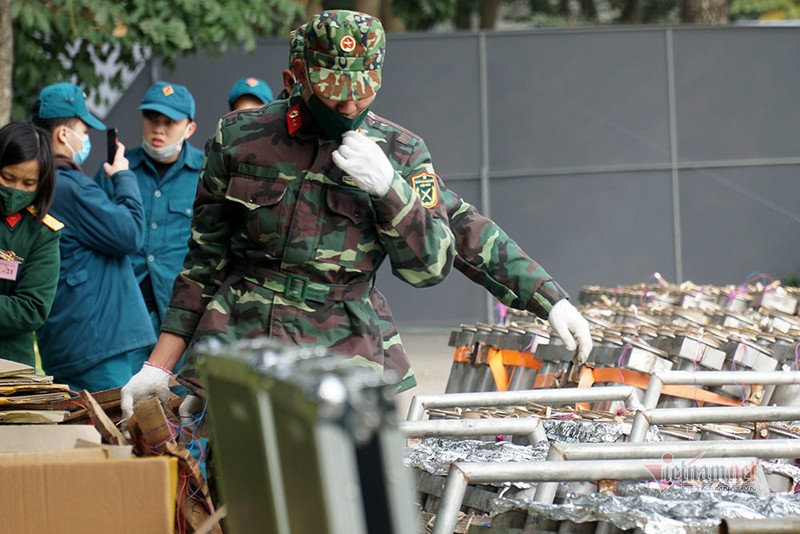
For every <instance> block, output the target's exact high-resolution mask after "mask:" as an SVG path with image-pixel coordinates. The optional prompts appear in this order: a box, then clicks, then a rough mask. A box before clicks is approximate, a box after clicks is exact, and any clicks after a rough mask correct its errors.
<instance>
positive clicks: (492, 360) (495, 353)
mask: <svg viewBox="0 0 800 534" xmlns="http://www.w3.org/2000/svg"><path fill="white" fill-rule="evenodd" d="M486 363H488V364H489V369H491V371H492V376H493V377H494V384H495V386H497V391H508V382H509V380H508V371H507V370H506V366H505V365H504V364H503V351H502V350H498V349H492V348H490V349H489V355H488V357H487V358H486Z"/></svg>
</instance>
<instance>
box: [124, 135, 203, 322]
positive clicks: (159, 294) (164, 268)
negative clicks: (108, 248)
mask: <svg viewBox="0 0 800 534" xmlns="http://www.w3.org/2000/svg"><path fill="white" fill-rule="evenodd" d="M125 157H126V158H128V162H129V164H130V168H131V171H133V173H134V174H135V175H136V180H137V182H138V183H139V191H140V193H141V195H142V204H143V205H144V212H145V216H146V224H145V237H144V244H143V246H142V247H141V248H140V249H139V250H138V251H137V252H136V254H133V255H131V256H130V259H131V264H132V265H133V272H134V273H135V274H136V281H137V282H141V281H142V280H143V279H144V278H145V276H147V275H150V281H151V283H152V285H153V294H154V295H155V298H156V304H157V306H158V316H159V323H160V322H161V321H163V320H164V314H165V313H166V311H167V305H168V304H169V299H170V296H171V295H172V285H173V284H174V283H175V278H176V277H177V276H178V274H179V273H180V272H181V270H182V269H183V259H184V258H185V257H186V253H187V252H188V251H189V245H188V244H189V235H190V233H191V222H192V213H193V209H192V205H193V204H194V197H195V195H196V194H197V184H198V182H199V180H200V167H201V166H202V164H203V152H202V151H201V150H198V149H196V148H194V147H193V146H192V145H190V144H189V143H188V142H184V144H183V149H182V150H181V153H180V156H179V157H178V159H177V160H176V161H175V163H173V164H172V166H171V167H170V168H169V169H168V170H167V172H166V173H165V174H164V177H163V178H161V177H159V176H158V172H156V168H155V166H154V165H153V160H151V159H150V157H149V156H148V155H147V154H145V152H144V150H142V149H141V147H136V148H134V149H131V150H128V151H126V153H125Z"/></svg>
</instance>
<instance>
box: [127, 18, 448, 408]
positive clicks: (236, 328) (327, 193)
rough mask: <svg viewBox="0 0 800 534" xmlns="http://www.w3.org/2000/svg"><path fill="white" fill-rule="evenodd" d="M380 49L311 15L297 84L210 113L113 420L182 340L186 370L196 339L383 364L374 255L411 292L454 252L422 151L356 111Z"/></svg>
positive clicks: (417, 142) (366, 29) (156, 382)
mask: <svg viewBox="0 0 800 534" xmlns="http://www.w3.org/2000/svg"><path fill="white" fill-rule="evenodd" d="M384 50H385V36H384V32H383V28H382V26H381V24H380V21H378V20H377V19H375V18H373V17H370V16H368V15H365V14H362V13H356V12H352V11H326V12H323V13H320V14H318V15H316V16H315V17H314V18H313V19H312V20H311V21H309V23H308V24H307V25H306V27H305V41H304V60H297V61H295V69H296V70H297V73H298V75H299V78H300V80H301V81H302V86H298V88H297V90H295V91H294V92H293V93H292V95H290V98H289V99H288V100H276V101H274V102H273V103H271V104H268V105H267V106H265V107H263V108H261V109H258V110H251V111H243V112H234V113H231V114H228V115H226V116H225V117H223V118H222V119H221V120H220V123H219V126H218V128H217V132H216V134H215V136H214V138H212V139H210V140H209V142H208V143H207V145H206V158H205V163H204V165H203V170H202V173H201V179H200V185H199V187H198V192H197V199H196V201H195V215H194V218H193V221H192V239H191V241H190V244H189V253H188V255H187V257H186V261H185V262H184V270H183V272H182V273H181V274H180V275H179V276H178V278H177V279H176V282H175V288H174V291H173V295H172V299H171V301H170V306H169V309H168V311H167V315H166V317H165V319H164V322H163V325H162V328H161V336H160V337H159V340H158V343H157V344H156V347H155V349H154V350H153V353H152V354H151V356H150V359H149V361H148V362H147V363H146V364H145V366H144V367H143V369H142V370H141V371H140V372H139V373H138V374H137V375H136V376H134V377H133V378H132V379H131V380H130V382H129V383H128V384H127V385H126V386H125V388H123V392H122V403H123V412H124V413H125V414H126V415H128V414H130V413H131V412H132V408H133V403H134V401H135V400H138V399H141V398H144V397H146V396H148V395H150V394H153V393H155V394H157V395H158V396H159V397H161V398H162V399H164V398H166V397H167V396H168V390H167V385H168V381H169V371H170V370H171V369H172V368H173V366H174V365H175V363H176V362H177V361H178V359H179V358H180V355H181V353H182V352H183V351H184V349H185V348H187V344H188V351H187V355H188V365H187V366H186V368H187V369H191V367H192V365H191V363H192V356H193V349H194V348H195V346H196V345H197V344H198V343H199V342H202V341H204V340H207V339H209V338H215V339H218V340H221V341H223V342H224V341H233V340H235V339H240V338H245V337H254V336H261V335H268V336H271V337H274V338H277V339H280V340H283V341H287V342H292V343H315V344H321V345H324V346H326V347H328V348H329V349H331V350H332V351H334V352H338V353H340V354H343V355H347V356H350V357H353V358H355V359H358V360H359V361H360V362H362V363H363V364H364V365H368V366H372V367H374V368H375V369H376V370H378V371H380V372H382V371H383V368H384V342H383V334H382V329H381V322H380V320H379V318H378V315H377V314H376V312H375V309H374V307H373V305H372V302H373V299H375V298H379V300H382V297H376V295H377V294H378V293H377V290H375V289H374V287H373V284H374V275H375V273H376V271H377V270H378V268H379V267H380V265H381V263H382V262H383V261H384V260H385V259H386V258H387V256H388V258H389V260H390V262H391V265H392V271H393V273H394V274H395V275H396V276H398V277H400V278H401V279H403V280H404V281H406V282H408V283H409V284H411V285H413V286H415V287H425V286H430V285H433V284H436V283H438V282H440V281H441V280H443V279H444V277H445V276H446V275H447V274H448V272H449V270H450V268H451V266H452V262H453V257H454V248H453V236H452V233H451V232H450V229H449V226H448V222H447V213H446V210H445V206H444V205H443V204H442V203H441V202H440V201H439V190H438V181H437V178H436V174H435V172H434V170H433V166H432V164H431V159H430V154H429V153H428V150H427V148H426V146H425V143H424V142H423V140H422V139H421V138H420V137H418V136H416V135H414V134H413V133H411V132H409V131H408V130H405V129H404V128H402V127H400V126H398V125H396V124H394V123H391V122H389V121H387V120H385V119H382V118H380V117H378V116H376V115H373V114H371V113H368V112H369V107H370V105H371V103H372V101H373V100H374V98H375V95H376V92H377V91H378V89H379V88H380V85H381V67H382V63H383V57H384ZM301 87H302V91H301ZM356 130H357V131H356ZM371 295H372V298H371ZM403 356H405V354H403ZM402 366H404V367H405V368H406V369H407V368H408V362H407V361H406V362H405V363H404V364H402ZM402 366H401V367H402ZM398 378H399V377H398Z"/></svg>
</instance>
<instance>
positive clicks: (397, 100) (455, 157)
mask: <svg viewBox="0 0 800 534" xmlns="http://www.w3.org/2000/svg"><path fill="white" fill-rule="evenodd" d="M477 57H478V47H477V38H476V37H475V36H474V35H473V36H462V37H457V36H448V37H447V38H445V37H444V36H442V35H439V36H435V35H434V36H427V35H413V36H402V37H401V36H399V35H392V34H390V35H389V36H388V45H387V53H386V68H385V69H384V74H383V85H382V86H381V91H380V93H379V95H378V97H377V98H376V99H375V104H374V107H373V109H374V110H375V112H376V113H377V114H379V115H381V116H383V117H385V118H387V119H389V120H391V121H393V122H396V123H398V124H400V125H401V126H403V127H405V128H408V129H409V130H411V131H413V132H414V133H416V134H417V135H421V136H422V137H423V138H424V139H425V143H426V144H427V145H428V148H429V149H430V151H431V157H432V158H433V165H434V168H435V169H436V172H438V173H439V174H441V175H442V176H443V177H444V178H445V179H447V177H448V176H451V175H453V174H459V175H467V176H470V177H477V176H478V173H479V171H480V148H479V147H480V106H479V92H478V91H479V87H478V86H479V81H478V80H479V76H478V61H477ZM421 58H423V60H420V59H421ZM454 60H458V68H448V69H443V68H442V67H443V66H444V65H448V64H453V62H454Z"/></svg>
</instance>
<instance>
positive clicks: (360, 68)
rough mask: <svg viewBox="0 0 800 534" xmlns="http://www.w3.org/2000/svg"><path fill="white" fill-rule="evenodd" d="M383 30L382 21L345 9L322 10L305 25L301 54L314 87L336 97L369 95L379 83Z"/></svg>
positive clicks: (351, 97) (325, 94)
mask: <svg viewBox="0 0 800 534" xmlns="http://www.w3.org/2000/svg"><path fill="white" fill-rule="evenodd" d="M385 54H386V34H385V33H384V31H383V25H381V21H379V20H378V19H376V18H375V17H371V16H369V15H366V14H364V13H359V12H357V11H347V10H332V11H323V12H322V13H318V14H316V15H314V17H313V18H312V19H311V20H310V21H308V23H307V24H306V26H305V41H304V56H305V61H306V67H307V68H308V75H309V80H310V82H311V84H312V86H313V87H314V91H315V92H316V93H317V94H318V95H320V96H322V97H325V98H328V99H330V100H336V101H344V100H361V99H362V98H369V97H371V96H373V95H375V93H377V92H378V89H380V87H381V66H382V65H383V58H384V56H385Z"/></svg>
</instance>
